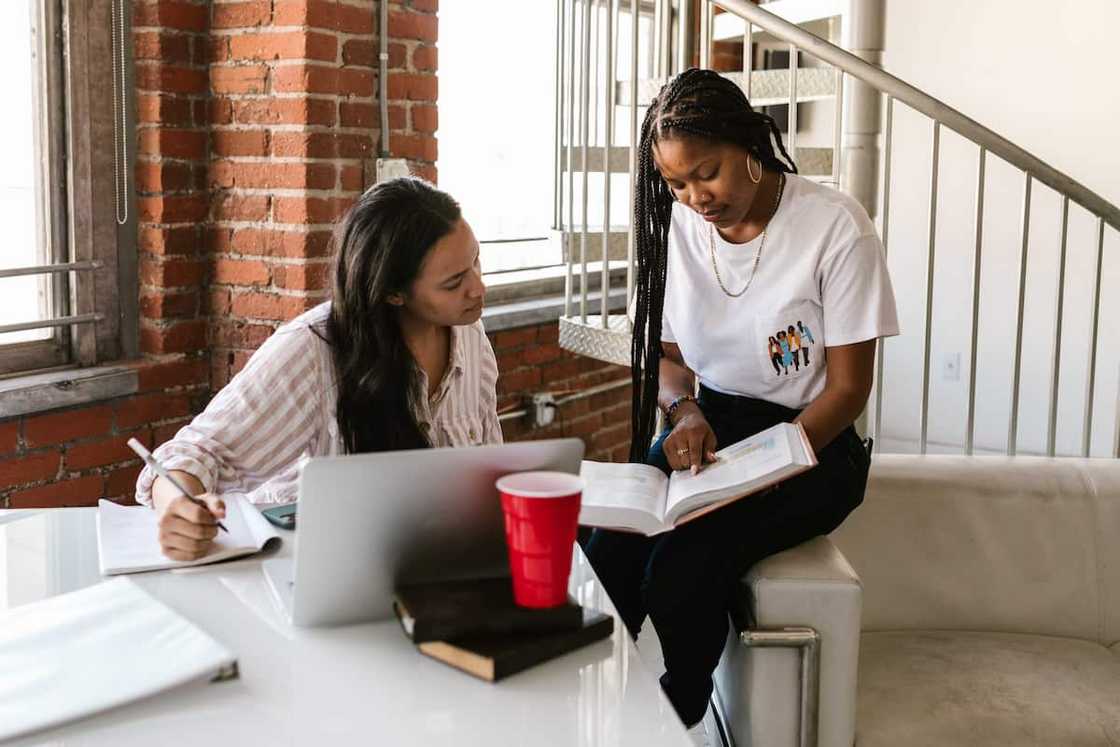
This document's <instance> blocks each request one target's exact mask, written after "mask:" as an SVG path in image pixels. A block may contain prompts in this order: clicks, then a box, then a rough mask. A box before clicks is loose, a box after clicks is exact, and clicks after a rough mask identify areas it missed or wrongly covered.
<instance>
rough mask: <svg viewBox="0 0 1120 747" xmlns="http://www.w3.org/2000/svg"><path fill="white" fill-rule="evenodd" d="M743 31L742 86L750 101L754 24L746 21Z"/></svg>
mask: <svg viewBox="0 0 1120 747" xmlns="http://www.w3.org/2000/svg"><path fill="white" fill-rule="evenodd" d="M745 23H746V28H744V29H743V85H744V93H746V94H747V101H750V100H751V74H752V73H753V72H754V36H753V34H754V24H752V23H751V22H750V21H746V22H745Z"/></svg>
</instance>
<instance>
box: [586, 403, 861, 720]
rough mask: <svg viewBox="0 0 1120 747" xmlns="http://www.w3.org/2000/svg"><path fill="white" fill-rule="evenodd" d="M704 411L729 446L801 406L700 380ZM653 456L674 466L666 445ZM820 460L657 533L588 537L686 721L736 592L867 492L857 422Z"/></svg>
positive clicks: (701, 700)
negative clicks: (653, 636)
mask: <svg viewBox="0 0 1120 747" xmlns="http://www.w3.org/2000/svg"><path fill="white" fill-rule="evenodd" d="M699 405H700V409H701V410H702V411H703V412H704V416H705V417H706V418H707V419H708V422H709V423H710V424H711V426H712V430H713V431H715V434H716V439H717V441H718V444H719V446H720V447H723V446H727V445H729V444H732V443H735V442H736V441H739V440H742V439H743V438H746V437H747V436H750V435H752V434H754V433H757V432H758V431H760V430H763V429H765V428H768V427H770V426H772V425H774V424H776V423H779V422H783V421H785V422H788V421H791V420H793V419H794V418H795V417H797V415H798V411H796V410H791V409H789V408H786V407H782V406H781V405H776V404H773V403H770V402H764V401H761V400H755V399H750V398H748V397H734V396H730V395H726V394H721V393H719V392H714V391H712V390H709V389H707V388H704V387H701V391H700V401H699ZM668 434H669V431H668V430H666V431H664V432H663V433H662V434H661V435H660V437H659V438H658V439H657V441H656V442H655V443H654V445H653V447H652V448H651V449H650V451H649V455H648V456H647V457H646V462H647V463H648V464H652V465H654V466H656V467H659V468H660V469H661V470H662V471H664V472H666V473H669V472H670V471H671V470H670V468H669V465H668V463H667V462H666V460H665V455H664V452H663V451H662V448H661V444H662V442H663V441H664V440H665V438H666V436H668ZM817 460H818V462H819V464H818V466H817V467H815V468H813V469H810V470H808V471H807V472H803V473H801V474H800V475H797V476H796V477H793V478H790V479H789V480H786V481H785V482H783V483H781V484H780V485H779V486H777V487H776V488H775V489H773V490H770V491H767V492H765V493H761V494H757V495H753V496H750V497H748V498H746V499H744V500H741V501H736V502H734V503H731V504H730V505H727V506H724V507H723V508H721V509H718V510H716V511H713V512H712V513H710V514H707V515H705V516H702V517H700V518H698V519H694V520H693V521H691V522H688V523H686V524H684V525H682V526H680V527H678V528H677V529H674V530H673V531H671V532H668V533H666V534H661V535H658V536H656V537H644V536H642V535H640V534H631V533H627V532H616V531H610V530H604V529H597V530H595V531H594V532H593V533H592V535H591V537H590V538H589V539H588V541H587V542H586V543H585V546H584V552H585V553H586V554H587V557H588V559H589V560H590V561H591V564H592V567H594V569H595V573H596V574H597V575H598V576H599V579H600V581H601V582H602V583H603V585H604V587H605V588H606V590H607V593H608V594H609V595H610V598H611V601H612V602H614V605H615V607H616V608H617V609H618V611H619V614H620V615H621V617H622V619H623V622H625V623H626V627H627V629H628V630H629V632H630V635H632V636H633V637H634V638H635V639H636V638H637V637H638V632H639V630H640V629H641V626H642V623H643V622H644V620H645V618H646V615H649V618H650V620H652V621H653V626H654V629H655V630H656V631H657V635H658V638H659V639H660V641H661V650H662V653H663V654H664V656H665V669H666V672H665V674H664V675H662V677H661V686H662V688H664V690H665V692H666V694H667V695H668V696H669V700H670V701H671V702H672V703H673V707H674V708H675V709H676V711H677V715H678V716H680V718H681V721H683V722H684V723H685V724H687V725H692V724H695V723H696V722H698V721H699V720H700V719H701V718H703V716H704V711H705V710H706V709H707V707H708V699H709V698H710V697H711V693H712V673H713V672H714V671H715V668H716V664H718V663H719V657H720V654H721V653H722V651H723V646H724V642H725V641H726V638H727V630H728V610H729V604H730V600H731V592H732V590H733V589H734V586H735V584H736V582H737V581H738V580H739V578H741V577H742V575H743V574H744V573H745V572H746V571H747V569H749V568H750V567H751V566H752V565H754V564H755V563H757V562H758V561H759V560H762V559H763V558H765V557H767V556H769V555H773V554H774V553H777V552H781V551H782V550H786V549H789V548H790V547H794V546H795V545H799V544H801V543H802V542H805V541H807V540H809V539H812V538H813V537H816V536H818V535H822V534H827V533H829V532H831V531H832V530H833V529H835V528H836V527H838V526H839V525H840V522H842V521H843V520H844V518H845V517H846V516H847V515H848V514H849V513H850V512H851V511H852V509H854V508H855V507H856V506H858V505H859V503H860V502H861V501H862V500H863V491H864V487H865V486H866V484H867V471H868V468H869V467H870V456H869V449H867V448H865V447H864V444H863V443H862V442H861V441H860V439H859V437H858V436H857V435H856V432H855V429H854V428H852V427H851V426H849V427H848V428H847V429H845V430H844V432H843V433H841V434H840V435H839V436H837V437H836V438H835V439H834V440H833V441H832V442H831V443H830V444H828V445H827V446H825V447H824V448H823V449H821V450H820V452H819V453H818V454H817Z"/></svg>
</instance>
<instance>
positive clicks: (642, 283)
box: [630, 68, 797, 462]
mask: <svg viewBox="0 0 1120 747" xmlns="http://www.w3.org/2000/svg"><path fill="white" fill-rule="evenodd" d="M672 137H692V138H699V139H702V140H708V141H712V142H719V143H730V144H732V145H737V146H739V147H741V148H743V149H744V150H746V151H747V152H748V153H749V154H750V155H751V156H753V157H754V158H756V159H757V160H758V161H759V162H760V163H761V164H762V166H763V168H765V169H767V170H770V171H779V172H780V171H784V172H787V173H794V174H796V173H797V167H796V166H794V164H793V159H792V158H790V156H789V153H787V152H786V148H785V146H784V145H783V144H782V137H781V134H780V133H779V132H778V126H777V124H775V122H774V119H773V118H772V117H769V116H767V115H765V114H763V113H761V112H756V111H755V110H754V109H752V108H751V105H750V102H749V101H747V97H746V96H745V95H744V94H743V91H742V90H741V89H740V88H739V86H738V85H736V84H735V83H734V82H732V81H730V80H728V79H727V78H724V77H723V76H721V75H720V74H719V73H716V72H713V71H711V70H700V69H697V68H692V69H690V70H685V71H684V72H683V73H680V74H679V75H677V76H676V77H674V78H673V79H672V80H670V81H669V82H668V83H666V84H665V85H664V86H663V87H662V88H661V90H660V91H659V92H658V94H657V96H656V97H655V98H654V99H653V101H652V102H651V103H650V107H649V109H648V110H647V111H646V116H645V119H644V120H643V122H642V131H641V136H640V141H639V144H638V173H637V175H636V177H635V185H636V192H635V195H634V247H635V255H636V257H637V265H638V266H637V299H636V305H635V310H634V332H633V338H632V340H631V347H630V376H631V380H632V382H633V387H632V391H633V395H632V396H633V399H632V403H631V414H630V418H631V431H632V433H633V438H632V440H631V442H630V461H631V462H644V461H645V457H646V453H647V451H648V450H649V444H650V441H651V440H652V439H653V428H654V419H655V418H654V416H655V413H656V409H657V392H658V386H659V376H658V367H659V364H660V361H661V314H662V311H663V310H664V305H665V269H666V266H667V259H668V256H667V255H668V243H669V223H670V220H671V218H672V212H673V201H674V199H675V198H674V197H673V194H672V192H671V191H670V189H669V186H668V185H667V184H666V183H665V180H664V179H662V178H661V174H660V172H658V170H657V165H656V164H655V163H654V160H653V147H654V145H655V144H656V143H657V142H659V141H660V140H663V139H666V140H667V139H669V138H672ZM771 138H772V139H773V142H771ZM774 143H777V146H778V150H779V151H780V152H781V155H782V157H783V158H784V159H785V160H784V161H783V160H779V159H778V156H777V155H776V154H775V152H774Z"/></svg>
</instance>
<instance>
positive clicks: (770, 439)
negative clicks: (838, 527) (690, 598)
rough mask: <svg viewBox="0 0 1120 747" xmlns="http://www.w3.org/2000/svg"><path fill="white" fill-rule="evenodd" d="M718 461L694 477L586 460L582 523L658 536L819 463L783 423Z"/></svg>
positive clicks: (793, 426) (801, 436) (800, 433)
mask: <svg viewBox="0 0 1120 747" xmlns="http://www.w3.org/2000/svg"><path fill="white" fill-rule="evenodd" d="M716 457H717V458H718V459H717V461H716V462H714V463H712V464H708V465H707V466H705V467H704V469H702V470H700V472H699V473H697V474H695V475H694V474H692V473H691V472H689V471H687V470H681V471H678V472H674V473H673V474H672V476H671V477H666V476H665V473H663V472H662V471H661V470H659V469H658V468H656V467H651V466H649V465H647V464H612V463H609V462H591V461H584V462H583V465H582V467H581V468H580V476H581V477H583V480H584V488H583V501H582V505H581V507H580V512H579V523H580V524H583V525H586V526H594V527H603V528H606V529H621V530H623V531H630V532H639V533H641V534H645V535H647V536H653V535H655V534H661V533H662V532H668V531H671V530H672V529H674V528H675V527H677V526H680V525H681V524H684V523H685V522H687V521H691V520H692V519H695V518H697V517H699V516H702V515H704V514H706V513H708V512H709V511H714V510H715V509H717V508H719V507H720V506H724V505H726V504H728V503H731V502H732V501H735V500H738V499H740V498H743V497H744V496H748V495H750V494H752V493H757V492H759V491H761V490H764V489H765V488H768V487H770V486H771V485H774V484H776V483H778V482H781V481H782V480H785V479H788V478H790V477H793V476H794V475H796V474H799V473H801V472H804V471H805V470H807V469H809V468H810V467H813V466H815V465H816V464H817V458H816V455H815V454H814V453H813V448H812V446H810V445H809V439H808V438H807V437H806V436H805V429H804V428H802V427H801V424H800V423H779V424H778V425H775V426H774V427H772V428H767V429H766V430H764V431H761V432H759V433H756V434H755V435H753V436H749V437H748V438H745V439H743V440H742V441H739V442H738V443H734V444H731V445H730V446H727V447H724V448H722V449H720V450H719V451H717V452H716Z"/></svg>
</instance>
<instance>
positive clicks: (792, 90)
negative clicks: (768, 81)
mask: <svg viewBox="0 0 1120 747" xmlns="http://www.w3.org/2000/svg"><path fill="white" fill-rule="evenodd" d="M786 149H787V150H789V155H790V157H791V158H793V161H794V163H797V47H795V46H794V45H792V44H790V45H789V133H788V135H787V137H786Z"/></svg>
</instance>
